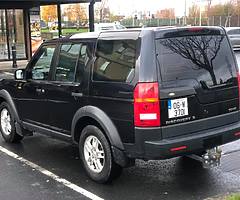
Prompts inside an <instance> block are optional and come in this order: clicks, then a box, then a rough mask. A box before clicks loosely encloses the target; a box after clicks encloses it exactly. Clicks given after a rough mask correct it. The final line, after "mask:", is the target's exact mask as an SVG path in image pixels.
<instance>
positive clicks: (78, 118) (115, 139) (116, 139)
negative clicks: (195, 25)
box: [71, 106, 124, 150]
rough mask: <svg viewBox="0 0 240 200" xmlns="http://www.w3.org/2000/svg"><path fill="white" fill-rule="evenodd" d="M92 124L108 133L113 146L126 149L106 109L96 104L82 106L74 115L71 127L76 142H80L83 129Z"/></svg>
mask: <svg viewBox="0 0 240 200" xmlns="http://www.w3.org/2000/svg"><path fill="white" fill-rule="evenodd" d="M90 124H93V125H96V126H97V127H99V128H100V129H101V130H102V131H103V132H104V133H105V134H106V136H107V139H108V140H109V141H110V144H111V145H112V146H114V147H117V148H118V149H120V150H124V146H123V143H122V141H121V138H120V136H119V133H118V131H117V128H116V126H115V125H114V124H113V122H112V120H111V119H110V118H109V117H108V116H107V114H106V113H105V112H104V111H102V110H100V109H99V108H97V107H94V106H86V107H83V108H80V109H79V110H78V111H77V112H76V114H75V115H74V118H73V121H72V128H71V135H72V139H73V142H74V143H78V142H79V138H80V134H81V131H82V129H83V128H84V127H86V126H87V125H90Z"/></svg>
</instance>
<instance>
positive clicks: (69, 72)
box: [55, 44, 81, 82]
mask: <svg viewBox="0 0 240 200" xmlns="http://www.w3.org/2000/svg"><path fill="white" fill-rule="evenodd" d="M80 48H81V44H63V45H62V46H61V49H60V55H59V61H58V64H57V68H56V74H55V80H56V81H63V82H73V81H74V80H75V69H76V65H77V60H78V57H79V52H80Z"/></svg>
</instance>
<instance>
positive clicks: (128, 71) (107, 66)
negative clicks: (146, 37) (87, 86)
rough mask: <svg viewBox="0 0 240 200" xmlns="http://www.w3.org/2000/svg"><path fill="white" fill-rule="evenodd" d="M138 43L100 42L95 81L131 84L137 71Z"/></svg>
mask: <svg viewBox="0 0 240 200" xmlns="http://www.w3.org/2000/svg"><path fill="white" fill-rule="evenodd" d="M136 43H137V42H136V41H135V40H99V41H98V45H97V50H96V61H95V64H94V70H93V80H94V81H111V82H130V81H131V80H132V78H133V75H134V70H135V60H136Z"/></svg>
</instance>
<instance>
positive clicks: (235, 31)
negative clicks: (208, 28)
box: [225, 27, 240, 50]
mask: <svg viewBox="0 0 240 200" xmlns="http://www.w3.org/2000/svg"><path fill="white" fill-rule="evenodd" d="M225 29H226V31H227V34H228V36H229V38H230V41H231V43H232V47H233V49H234V50H240V27H227V28H225Z"/></svg>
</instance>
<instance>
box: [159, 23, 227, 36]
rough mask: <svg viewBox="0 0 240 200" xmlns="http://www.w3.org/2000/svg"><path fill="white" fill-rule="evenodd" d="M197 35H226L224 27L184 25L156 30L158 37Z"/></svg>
mask: <svg viewBox="0 0 240 200" xmlns="http://www.w3.org/2000/svg"><path fill="white" fill-rule="evenodd" d="M195 35H196V36H197V35H226V32H225V31H224V29H223V28H222V27H202V26H194V27H184V28H172V29H164V30H159V31H156V39H161V38H174V37H184V36H195Z"/></svg>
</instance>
